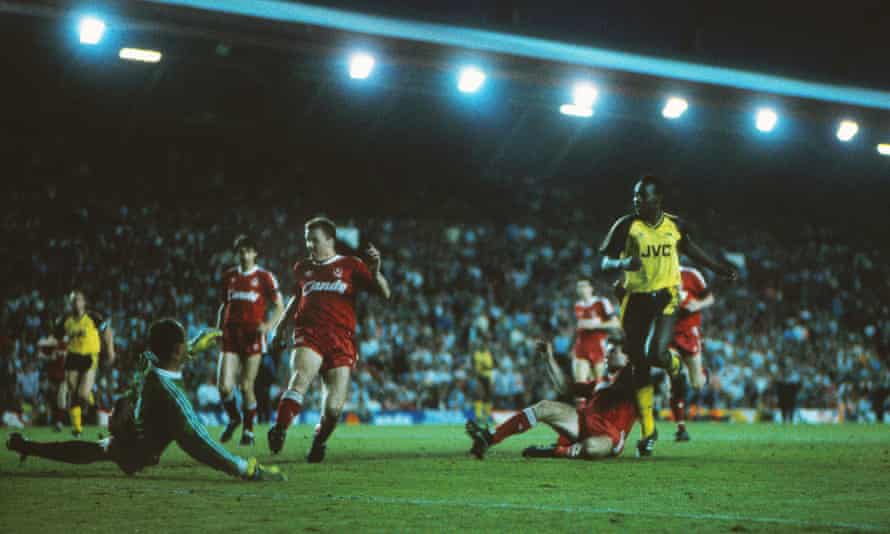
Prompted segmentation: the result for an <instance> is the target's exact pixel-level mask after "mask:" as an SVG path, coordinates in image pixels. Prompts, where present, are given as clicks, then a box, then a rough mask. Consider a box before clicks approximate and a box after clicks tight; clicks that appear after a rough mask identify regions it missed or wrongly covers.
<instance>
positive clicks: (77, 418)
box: [68, 406, 83, 432]
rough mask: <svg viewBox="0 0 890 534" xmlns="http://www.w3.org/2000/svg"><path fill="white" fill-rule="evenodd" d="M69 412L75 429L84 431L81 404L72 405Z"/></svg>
mask: <svg viewBox="0 0 890 534" xmlns="http://www.w3.org/2000/svg"><path fill="white" fill-rule="evenodd" d="M68 413H69V414H70V415H71V426H72V427H74V431H75V432H81V431H83V421H82V420H81V414H82V411H81V408H80V406H72V407H71V409H69V410H68Z"/></svg>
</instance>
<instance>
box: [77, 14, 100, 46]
mask: <svg viewBox="0 0 890 534" xmlns="http://www.w3.org/2000/svg"><path fill="white" fill-rule="evenodd" d="M77 32H78V34H80V42H81V44H87V45H94V44H99V41H101V40H102V36H103V35H105V23H104V22H103V21H102V20H101V19H98V18H96V17H83V18H81V19H80V22H79V23H78V24H77Z"/></svg>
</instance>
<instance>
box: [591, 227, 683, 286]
mask: <svg viewBox="0 0 890 534" xmlns="http://www.w3.org/2000/svg"><path fill="white" fill-rule="evenodd" d="M681 239H683V232H682V230H681V224H680V223H679V221H678V220H677V218H676V217H675V216H674V215H670V214H668V213H664V214H663V215H662V217H661V219H660V220H659V221H658V223H656V224H655V225H650V224H648V223H647V222H645V221H643V220H642V219H641V218H639V217H638V216H636V215H626V216H624V217H622V218H620V219H618V221H617V222H616V223H615V224H614V225H613V226H612V229H611V230H609V233H608V235H606V239H605V240H604V241H603V244H602V245H601V246H600V252H602V253H603V254H606V255H607V256H611V257H615V258H626V257H629V256H636V257H638V258H640V261H641V262H642V264H643V266H642V268H640V270H638V271H625V272H624V282H623V286H624V289H626V290H627V291H628V293H648V292H652V291H658V290H661V289H665V288H670V289H674V290H678V289H679V287H680V283H681V279H680V254H679V252H678V250H677V246H678V244H679V243H680V240H681Z"/></svg>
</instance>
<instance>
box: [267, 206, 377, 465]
mask: <svg viewBox="0 0 890 534" xmlns="http://www.w3.org/2000/svg"><path fill="white" fill-rule="evenodd" d="M336 234H337V227H336V225H335V224H334V222H333V221H331V220H330V219H328V218H326V217H315V218H313V219H310V220H309V221H307V222H306V225H305V235H306V248H307V249H308V251H309V256H310V258H309V259H308V260H303V261H299V262H297V264H296V265H295V266H294V276H295V280H296V285H295V288H294V295H295V298H294V299H293V301H292V302H291V303H290V304H289V305H288V308H287V312H286V315H285V319H284V320H283V321H281V324H279V326H278V328H277V329H276V332H275V337H276V340H277V342H278V343H279V344H280V343H282V342H285V340H286V337H285V331H286V329H287V327H288V322H289V321H288V318H290V317H292V318H293V328H294V335H293V341H294V351H293V354H292V356H291V369H293V374H292V375H291V379H290V381H289V382H288V389H287V391H285V392H284V394H283V395H282V396H281V401H280V403H279V404H278V419H277V421H276V423H275V425H274V426H273V427H272V428H271V429H269V436H268V437H269V450H271V451H272V453H274V454H277V453H278V452H280V451H281V449H282V448H283V447H284V439H285V437H286V436H287V430H288V428H290V425H291V422H292V421H293V419H294V418H295V417H296V416H297V415H299V413H300V411H301V410H302V408H303V396H304V395H305V394H306V391H307V390H308V389H309V385H310V384H311V383H312V380H313V379H314V378H315V376H316V375H318V374H319V373H320V374H321V378H322V380H323V381H324V386H325V388H324V409H323V414H322V417H321V421H320V423H319V425H318V427H317V428H316V432H315V439H314V440H313V441H312V447H311V448H310V449H309V454H308V455H307V456H306V460H307V461H308V462H310V463H317V462H321V461H322V460H323V459H324V454H325V447H326V446H325V443H326V442H327V439H328V438H329V437H330V435H331V433H333V431H334V428H335V427H336V426H337V421H338V420H339V419H340V414H341V412H342V411H343V404H344V403H345V402H346V394H347V392H348V390H349V381H350V376H351V374H352V369H353V368H354V367H355V363H356V360H357V359H358V354H357V350H356V342H355V323H356V319H355V299H356V295H357V294H358V293H359V292H365V291H368V292H373V293H376V294H378V295H381V296H382V297H383V298H385V299H389V297H390V290H389V283H388V282H387V281H386V278H384V276H383V274H382V273H381V272H380V252H379V251H378V250H377V249H376V248H375V247H374V245H372V244H369V245H368V248H367V250H366V251H365V253H366V254H367V257H368V259H369V262H368V264H367V265H365V263H364V262H363V261H362V260H360V259H359V258H356V257H353V256H341V255H338V254H337V252H336V249H335V242H336Z"/></svg>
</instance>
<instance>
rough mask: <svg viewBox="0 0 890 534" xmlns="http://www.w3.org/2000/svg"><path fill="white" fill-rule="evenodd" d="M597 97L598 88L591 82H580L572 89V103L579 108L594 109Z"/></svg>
mask: <svg viewBox="0 0 890 534" xmlns="http://www.w3.org/2000/svg"><path fill="white" fill-rule="evenodd" d="M597 96H599V93H598V92H597V90H596V86H595V85H593V84H592V83H589V82H578V83H576V84H575V86H574V87H573V88H572V102H574V104H575V106H577V107H579V108H587V109H593V104H594V103H595V102H596V98H597ZM588 116H589V115H588Z"/></svg>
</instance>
